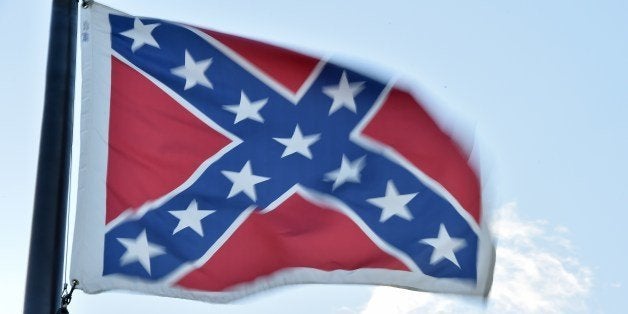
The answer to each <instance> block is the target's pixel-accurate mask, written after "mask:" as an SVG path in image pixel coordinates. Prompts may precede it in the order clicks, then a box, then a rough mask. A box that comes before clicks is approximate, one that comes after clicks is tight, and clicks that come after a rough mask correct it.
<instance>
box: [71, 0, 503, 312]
mask: <svg viewBox="0 0 628 314" xmlns="http://www.w3.org/2000/svg"><path fill="white" fill-rule="evenodd" d="M81 42H82V69H83V72H82V73H83V82H82V84H83V85H82V107H81V144H80V145H81V156H80V165H79V184H78V200H77V216H76V224H75V233H74V240H73V252H72V263H71V276H72V278H73V279H78V280H79V281H80V284H79V288H80V289H82V290H84V291H85V292H88V293H95V292H100V291H105V290H111V289H127V290H133V291H139V292H144V293H149V294H157V295H164V296H172V297H180V298H189V299H199V300H206V301H212V302H227V301H229V300H232V299H236V298H240V297H243V296H245V295H248V294H250V293H253V292H256V291H260V290H263V289H268V288H271V287H275V286H279V285H286V284H298V283H356V284H376V285H390V286H396V287H403V288H408V289H414V290H420V291H434V292H450V293H462V294H475V295H486V293H487V292H488V290H489V289H490V284H491V277H492V271H493V262H494V250H493V245H492V243H491V240H490V238H489V236H488V233H487V232H486V223H485V222H484V221H483V220H482V201H481V194H482V190H481V184H480V180H479V177H478V175H477V172H476V171H475V170H474V168H473V167H472V166H471V165H470V162H469V154H468V153H467V151H466V150H465V149H463V148H462V147H461V145H460V144H459V143H458V142H456V141H454V140H453V137H452V136H450V135H449V134H448V133H447V132H445V131H443V128H442V127H441V126H439V124H438V123H437V122H436V121H435V120H434V119H433V118H431V117H430V115H429V114H428V111H427V110H426V108H425V107H424V106H423V104H422V103H421V100H420V99H417V98H416V97H414V96H413V95H412V94H411V93H409V92H407V91H405V90H403V89H401V88H399V87H397V86H395V85H394V83H393V82H392V81H382V80H380V79H375V78H373V77H370V76H368V75H366V74H363V73H360V72H359V71H356V70H354V69H350V68H348V67H343V66H342V65H339V64H334V63H333V62H330V61H326V60H321V59H318V58H314V57H310V56H307V55H304V54H300V53H296V52H293V51H290V50H287V49H283V48H279V47H276V46H273V45H269V44H264V43H261V42H257V41H253V40H249V39H244V38H240V37H236V36H232V35H227V34H223V33H218V32H215V31H210V30H204V29H201V28H197V27H192V26H189V25H185V24H180V23H174V22H169V21H165V20H160V19H154V18H143V17H134V16H129V15H127V14H125V13H122V12H119V11H116V10H113V9H110V8H108V7H105V6H103V5H100V4H97V3H93V4H92V5H91V6H90V8H89V9H85V10H82V21H81Z"/></svg>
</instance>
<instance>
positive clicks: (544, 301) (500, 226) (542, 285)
mask: <svg viewBox="0 0 628 314" xmlns="http://www.w3.org/2000/svg"><path fill="white" fill-rule="evenodd" d="M516 207H517V206H516V204H515V203H509V204H506V205H505V206H503V207H502V208H500V209H499V210H497V211H496V213H495V219H494V222H493V224H492V230H493V234H494V235H495V237H496V238H497V241H498V242H497V261H496V264H495V277H494V282H493V289H492V291H491V294H490V296H489V299H488V300H487V302H486V303H484V302H481V301H477V300H471V299H469V298H465V297H459V296H450V295H439V294H430V293H420V292H413V291H407V290H402V289H397V288H390V287H380V288H375V289H374V290H373V295H372V297H371V299H370V300H369V301H368V303H367V304H366V306H365V307H364V309H363V310H362V313H363V314H370V313H479V312H488V313H563V312H570V313H572V312H586V311H587V300H588V298H589V296H590V291H591V285H592V273H591V271H590V270H589V268H588V267H586V266H585V265H582V263H581V262H580V261H579V260H578V258H577V257H576V256H575V254H574V252H573V245H572V243H571V242H570V241H569V238H568V237H569V235H570V232H569V230H568V229H567V228H565V227H564V226H552V225H551V224H550V223H549V222H547V221H530V220H525V219H522V218H521V217H520V216H519V215H518V214H517V208H516Z"/></svg>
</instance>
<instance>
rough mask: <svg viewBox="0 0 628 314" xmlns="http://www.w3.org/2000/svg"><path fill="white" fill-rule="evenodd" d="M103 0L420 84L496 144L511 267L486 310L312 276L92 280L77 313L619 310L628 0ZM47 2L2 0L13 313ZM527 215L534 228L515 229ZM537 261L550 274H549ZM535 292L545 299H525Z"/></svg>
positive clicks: (5, 234) (3, 136) (22, 267)
mask: <svg viewBox="0 0 628 314" xmlns="http://www.w3.org/2000/svg"><path fill="white" fill-rule="evenodd" d="M104 4H107V5H110V6H112V7H114V8H117V9H119V10H122V11H126V12H128V13H130V14H136V15H143V16H154V17H159V18H165V19H171V20H175V21H184V22H187V23H191V24H196V25H201V26H204V27H207V28H212V29H216V30H221V31H224V32H230V33H234V34H240V35H244V36H248V37H253V38H257V39H263V40H268V41H272V42H274V43H279V44H283V45H288V46H292V47H300V48H303V49H306V50H309V51H317V52H320V53H324V54H331V55H333V56H342V57H344V58H349V57H351V58H357V59H354V61H355V60H358V61H359V62H366V63H370V64H375V65H376V66H378V67H382V68H385V69H389V70H391V71H393V72H395V73H398V74H400V75H401V76H402V77H404V78H405V79H407V80H409V81H413V82H415V83H416V84H420V85H421V86H422V87H423V88H424V89H426V90H427V91H429V92H430V93H431V94H432V95H434V96H435V97H436V98H438V99H439V100H440V101H441V102H442V103H443V104H445V105H446V106H447V107H449V108H451V109H452V110H454V111H456V112H459V113H460V114H461V116H463V117H464V118H465V119H466V120H467V121H472V122H473V124H474V125H475V126H476V128H477V130H478V136H479V138H480V139H481V141H482V143H483V144H484V146H486V147H484V149H483V153H485V154H486V155H488V156H490V158H488V159H487V160H490V163H486V164H485V165H486V166H488V167H487V168H489V169H490V170H491V171H490V176H491V179H492V180H493V181H492V182H493V183H494V184H493V186H494V192H495V193H496V194H497V198H496V204H495V205H496V206H495V209H494V211H493V214H494V216H495V217H496V219H497V221H498V222H497V223H496V224H495V225H496V226H500V227H502V226H507V227H502V228H501V230H497V231H496V232H497V233H498V235H499V236H500V242H499V247H500V249H501V253H502V256H501V257H502V259H500V255H499V254H500V251H499V250H500V249H498V266H499V265H500V261H502V260H503V261H504V262H503V264H502V265H504V269H505V270H507V271H503V273H500V275H499V276H497V277H496V286H495V289H494V291H493V294H492V297H491V300H489V306H488V307H486V308H484V307H482V305H481V304H478V303H477V302H473V301H469V300H466V299H462V298H459V297H449V296H446V297H440V296H433V295H425V294H419V293H414V292H412V293H408V292H401V291H397V290H392V289H381V288H377V289H373V288H371V287H352V286H350V287H337V286H334V287H328V286H307V287H289V288H281V289H276V290H273V291H271V292H268V293H263V294H260V295H257V296H255V297H252V298H250V299H247V300H244V301H241V302H239V303H238V304H236V305H229V306H214V305H208V304H204V303H200V302H192V301H177V300H169V299H165V298H157V297H146V296H137V295H132V294H120V293H108V294H101V295H95V296H87V295H83V294H79V295H77V296H76V297H75V300H74V301H73V304H72V309H74V310H75V311H77V312H89V313H108V312H110V311H113V310H116V309H129V308H136V309H143V310H145V311H150V310H151V309H152V310H154V311H156V310H158V311H159V312H163V313H166V312H175V311H186V312H190V313H197V312H198V313H200V312H229V313H246V312H251V311H256V312H265V313H266V312H268V313H270V312H272V313H278V312H281V313H284V312H285V313H291V312H294V311H300V312H309V313H354V312H361V311H364V312H369V311H372V312H373V311H375V312H376V310H377V309H378V306H383V307H380V308H379V309H382V308H385V309H391V311H392V312H394V311H396V310H398V311H399V312H400V313H405V312H412V311H423V310H426V309H432V310H434V309H438V308H440V307H442V308H443V309H460V306H462V307H463V308H464V309H466V310H469V311H482V310H489V311H498V310H500V309H503V310H512V311H515V312H517V311H535V310H541V311H543V312H549V311H556V312H573V311H583V312H591V311H593V312H606V313H615V312H620V311H621V309H622V308H623V307H624V306H625V305H627V304H626V301H625V298H624V297H623V296H625V295H626V294H627V291H626V284H628V271H626V267H625V263H626V260H627V258H626V253H625V250H624V249H623V248H624V247H625V244H623V241H622V239H623V237H625V236H624V235H623V234H622V233H621V231H622V230H624V229H625V227H624V223H625V221H626V220H627V219H628V214H627V210H628V205H626V204H628V193H626V188H627V187H628V185H627V184H626V180H625V178H626V177H627V176H628V166H626V164H625V161H626V160H628V127H627V126H626V123H625V118H626V117H627V116H628V109H627V105H628V43H627V41H626V34H627V33H628V19H626V16H627V14H628V3H626V2H623V1H596V2H595V3H593V2H591V1H525V2H524V1H520V2H506V1H429V2H428V1H386V2H382V1H377V2H376V1H346V2H340V1H331V0H329V1H327V0H326V1H323V0H321V1H315V2H294V1H264V2H261V1H257V2H256V1H235V0H234V1H228V2H227V1H220V2H219V1H191V2H190V1H188V2H185V5H183V4H174V3H173V2H172V1H164V0H153V1H144V0H141V1H140V0H137V1H121V0H117V1H105V2H104ZM49 16H50V7H49V4H47V3H45V4H43V5H42V4H34V3H28V2H24V1H7V0H0V29H1V30H2V31H1V32H2V33H1V34H2V36H1V38H2V42H3V46H2V47H3V49H2V50H1V51H0V69H1V70H2V71H3V74H4V75H2V76H1V77H0V99H2V105H0V112H1V114H0V141H1V143H3V144H4V147H5V149H4V153H3V154H0V178H1V180H0V200H2V203H3V204H4V206H3V207H4V212H5V215H6V216H5V218H4V219H3V223H2V230H1V231H0V232H1V236H0V241H1V242H0V244H1V245H2V247H3V248H4V249H3V251H4V252H5V253H4V256H5V258H3V259H0V269H1V270H0V273H1V275H2V276H1V278H2V280H3V285H2V288H0V290H1V292H0V295H2V300H3V301H4V302H3V304H5V305H6V306H8V307H9V310H7V312H19V311H21V308H22V301H21V300H22V298H23V289H24V281H25V271H26V263H27V252H28V243H29V235H30V233H29V230H30V219H31V210H32V200H33V191H34V182H35V172H36V164H37V149H38V143H39V132H40V120H41V112H42V106H43V90H44V83H45V82H44V73H45V61H46V53H47V51H46V50H47V42H48V40H47V38H48V26H49ZM77 98H78V97H77ZM515 227H516V230H522V232H520V233H515V234H513V233H512V228H515ZM535 271H536V272H537V273H538V272H541V273H543V274H546V275H545V276H540V277H539V278H536V277H535V276H534V275H535ZM502 275H503V276H502ZM509 276H510V277H509ZM513 276H514V277H513ZM517 276H519V277H517ZM542 277H547V278H545V279H544V278H542ZM522 278H523V279H522ZM498 279H499V280H500V282H497V280H498ZM516 279H520V280H516ZM550 279H552V280H550ZM550 281H553V284H551V283H552V282H550ZM505 283H509V284H505ZM498 289H501V290H498ZM535 290H536V292H535ZM510 291H513V292H510ZM522 291H529V292H530V293H528V294H526V293H522ZM541 292H542V293H541ZM570 292H571V293H570ZM508 293H510V294H508ZM4 298H7V299H4ZM513 298H514V300H513ZM526 298H527V299H526ZM548 299H551V300H552V301H551V302H550V301H549V300H548ZM393 300H394V302H393ZM556 300H558V301H556ZM9 301H12V302H9ZM387 302H388V303H387ZM393 303H394V304H396V305H395V306H396V307H394V308H393V307H392V304H393ZM526 303H527V304H540V305H543V306H546V307H542V308H529V307H528V308H526V307H521V306H523V304H526ZM575 303H578V304H576V305H577V306H576V307H572V306H574V304H575ZM570 304H571V305H570ZM387 306H389V307H387ZM517 306H519V307H517ZM304 308H305V309H306V310H303V309H304ZM99 311H101V312H99ZM124 312H126V310H125V311H124ZM375 312H374V313H375Z"/></svg>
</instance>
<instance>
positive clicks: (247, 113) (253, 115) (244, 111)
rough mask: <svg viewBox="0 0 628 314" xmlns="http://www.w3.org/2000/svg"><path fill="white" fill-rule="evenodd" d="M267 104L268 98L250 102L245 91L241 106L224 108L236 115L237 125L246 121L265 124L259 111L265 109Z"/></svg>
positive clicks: (242, 94)
mask: <svg viewBox="0 0 628 314" xmlns="http://www.w3.org/2000/svg"><path fill="white" fill-rule="evenodd" d="M267 102H268V98H264V99H260V100H257V101H254V102H251V100H249V97H247V96H246V94H245V93H244V91H241V92H240V104H239V105H229V106H223V108H224V109H225V110H227V111H231V112H233V113H235V114H236V117H235V121H234V122H233V124H236V123H238V122H240V121H242V120H244V119H251V120H254V121H257V122H264V118H262V116H261V115H260V114H259V111H260V110H261V109H262V108H264V106H265V105H266V103H267Z"/></svg>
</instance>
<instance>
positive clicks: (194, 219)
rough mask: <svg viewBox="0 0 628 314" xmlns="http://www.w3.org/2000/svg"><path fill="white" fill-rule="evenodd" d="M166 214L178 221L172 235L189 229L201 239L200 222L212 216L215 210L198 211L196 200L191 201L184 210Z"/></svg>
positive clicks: (201, 227) (201, 228)
mask: <svg viewBox="0 0 628 314" xmlns="http://www.w3.org/2000/svg"><path fill="white" fill-rule="evenodd" d="M168 212H169V213H170V214H171V215H172V216H175V217H176V218H177V219H179V223H178V224H177V227H176V228H174V231H172V234H175V233H177V232H179V231H181V230H183V229H185V228H188V227H189V228H191V229H192V230H194V231H195V232H196V233H197V234H198V235H200V236H201V237H202V236H203V226H202V225H201V220H203V218H205V217H207V216H209V215H211V214H213V213H214V212H215V210H199V209H198V204H197V203H196V200H193V201H192V202H191V203H190V205H188V208H187V209H186V210H171V211H168Z"/></svg>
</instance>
